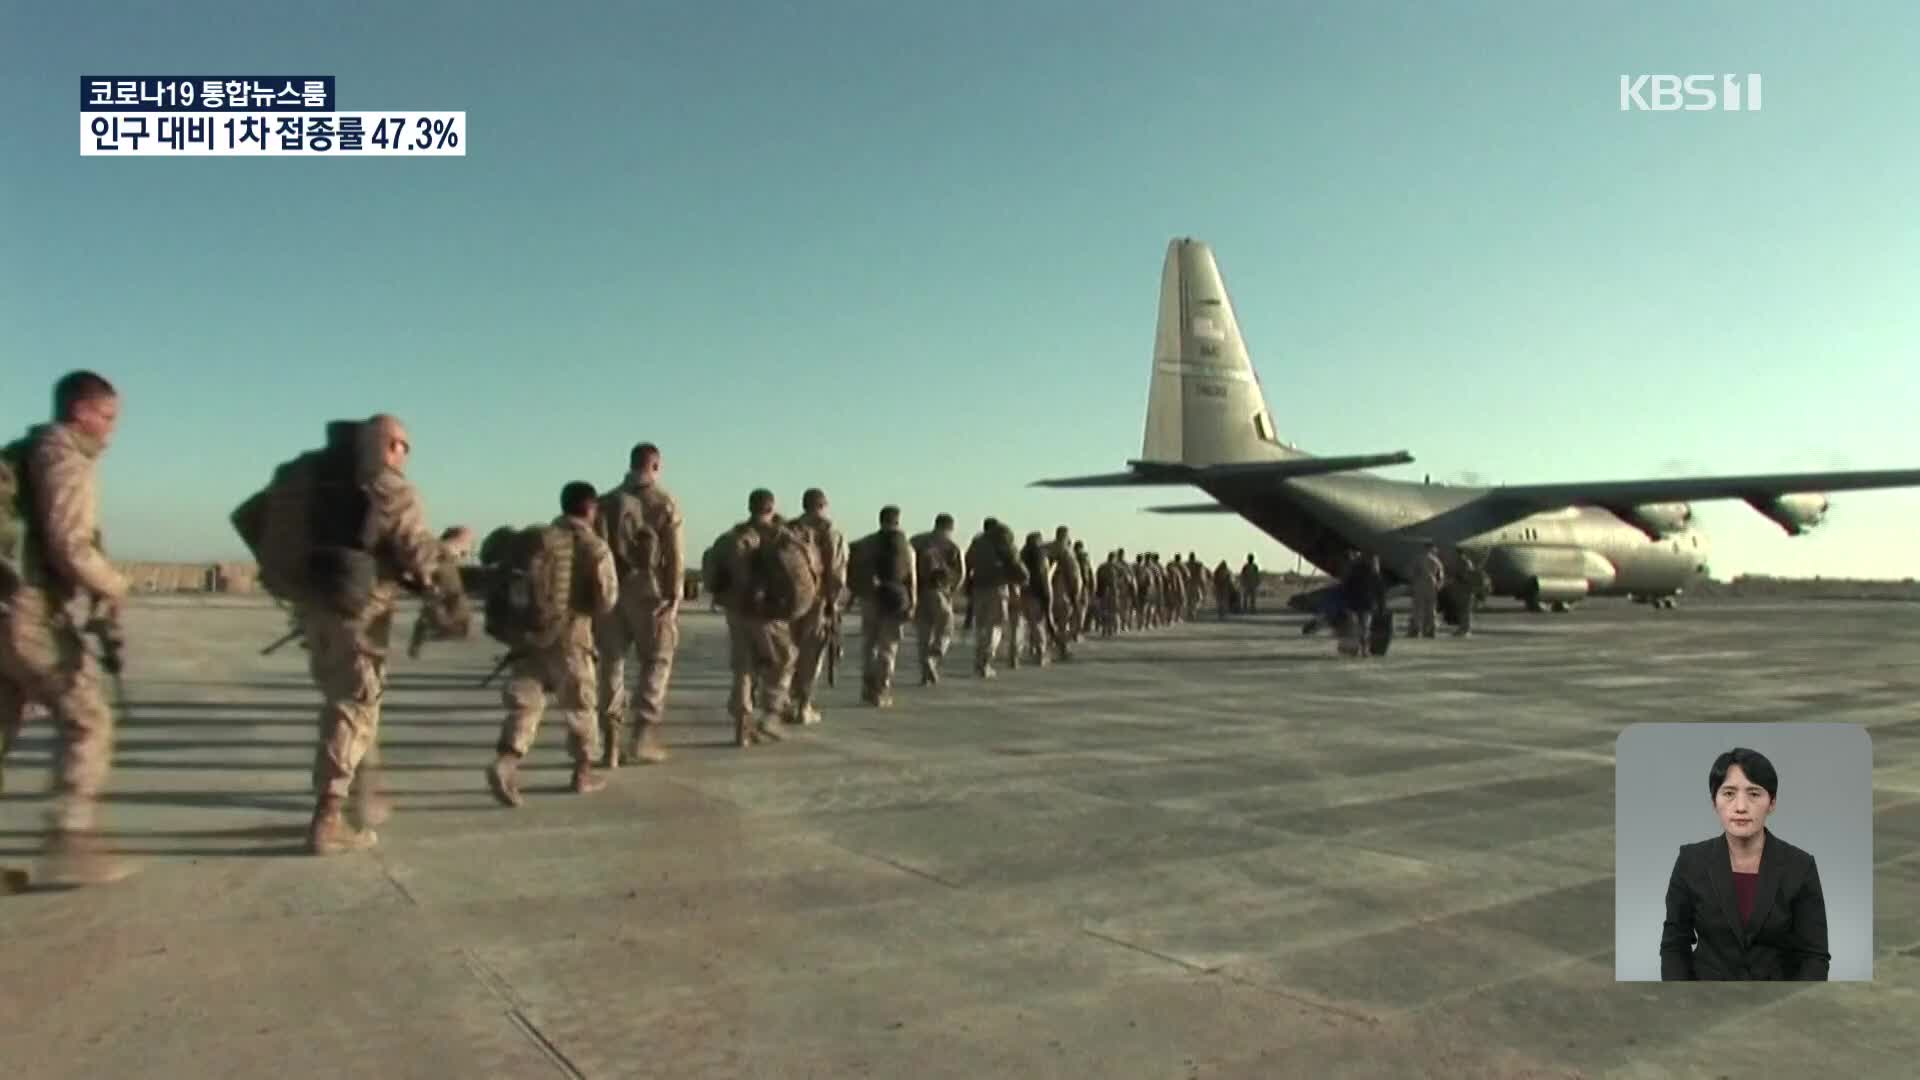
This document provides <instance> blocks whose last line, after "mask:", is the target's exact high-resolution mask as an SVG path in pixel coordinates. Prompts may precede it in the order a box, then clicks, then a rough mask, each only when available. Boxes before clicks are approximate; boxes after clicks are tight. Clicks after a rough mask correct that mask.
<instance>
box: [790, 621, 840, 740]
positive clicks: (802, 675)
mask: <svg viewBox="0 0 1920 1080" xmlns="http://www.w3.org/2000/svg"><path fill="white" fill-rule="evenodd" d="M830 626H831V622H830V620H829V619H828V618H827V607H826V600H825V599H824V598H822V599H821V600H818V601H816V602H815V603H814V605H813V607H811V608H809V609H808V610H807V611H806V613H805V614H803V615H801V616H800V617H799V618H797V619H795V620H793V649H794V668H793V686H792V690H791V694H792V705H791V711H792V714H793V718H794V719H795V720H797V721H799V722H800V723H802V724H816V723H819V722H820V710H819V709H817V708H815V707H814V704H813V695H814V689H815V687H817V686H818V685H819V682H820V672H821V670H822V669H823V668H825V667H826V659H827V637H828V634H827V631H828V630H829V629H830Z"/></svg>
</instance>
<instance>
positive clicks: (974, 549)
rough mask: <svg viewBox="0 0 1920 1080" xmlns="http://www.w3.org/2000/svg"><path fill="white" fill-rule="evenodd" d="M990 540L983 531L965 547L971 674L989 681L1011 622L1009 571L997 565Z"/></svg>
mask: <svg viewBox="0 0 1920 1080" xmlns="http://www.w3.org/2000/svg"><path fill="white" fill-rule="evenodd" d="M997 546H998V545H997V544H996V543H995V540H994V537H993V535H992V534H991V533H990V532H987V531H985V530H983V531H982V532H981V533H980V534H979V535H978V536H975V537H974V538H973V541H972V542H971V543H969V544H968V545H967V552H966V564H967V581H968V582H969V583H970V588H971V590H972V604H973V615H974V626H973V635H974V638H973V640H974V649H973V673H974V674H975V675H978V676H980V677H981V678H983V679H991V678H993V661H994V658H995V657H997V656H998V655H999V653H1000V639H1001V636H1002V634H1003V633H1004V632H1005V630H1006V628H1007V626H1008V624H1009V623H1011V622H1012V621H1013V620H1012V614H1013V613H1012V610H1011V608H1010V604H1009V601H1010V598H1011V596H1012V588H1011V579H1010V574H1011V572H1012V571H1011V569H1010V568H1009V567H1006V566H1003V565H1001V556H1000V553H999V551H998V550H996V549H997Z"/></svg>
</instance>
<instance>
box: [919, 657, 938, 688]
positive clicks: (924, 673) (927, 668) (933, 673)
mask: <svg viewBox="0 0 1920 1080" xmlns="http://www.w3.org/2000/svg"><path fill="white" fill-rule="evenodd" d="M920 685H921V686H938V685H940V669H939V667H937V666H935V664H934V662H933V661H932V660H930V659H929V660H922V661H920Z"/></svg>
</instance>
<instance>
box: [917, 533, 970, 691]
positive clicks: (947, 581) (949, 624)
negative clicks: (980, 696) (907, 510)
mask: <svg viewBox="0 0 1920 1080" xmlns="http://www.w3.org/2000/svg"><path fill="white" fill-rule="evenodd" d="M911 543H912V544H913V559H914V572H915V573H916V574H918V575H919V582H920V595H919V598H918V600H917V602H916V603H915V606H914V611H915V615H914V630H915V632H916V633H917V634H918V636H919V639H920V685H922V686H932V685H936V684H938V683H939V682H940V664H941V662H942V661H943V660H945V659H946V656H947V649H948V647H949V646H951V645H952V644H953V593H954V591H955V590H956V589H958V588H959V587H960V583H961V581H963V580H964V579H965V577H966V574H967V564H966V556H965V555H964V554H962V553H961V551H960V545H959V544H957V543H955V542H954V539H953V515H952V514H940V515H938V516H936V517H935V518H934V519H933V531H932V532H923V533H921V534H919V535H918V536H915V537H914V538H913V539H912V541H911Z"/></svg>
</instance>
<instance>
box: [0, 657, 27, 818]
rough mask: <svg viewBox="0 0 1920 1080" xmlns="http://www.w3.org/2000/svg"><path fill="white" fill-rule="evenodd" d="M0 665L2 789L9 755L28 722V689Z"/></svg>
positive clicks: (0, 778) (0, 775) (0, 785)
mask: <svg viewBox="0 0 1920 1080" xmlns="http://www.w3.org/2000/svg"><path fill="white" fill-rule="evenodd" d="M9 674H10V673H9V672H7V671H6V670H5V669H4V667H0V791H5V790H6V767H7V755H8V754H10V753H12V752H13V744H14V742H15V741H16V740H17V739H19V738H20V729H21V728H22V727H24V726H26V722H27V690H26V687H25V686H23V685H21V684H20V683H17V682H15V681H14V680H13V679H12V678H10V677H9Z"/></svg>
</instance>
